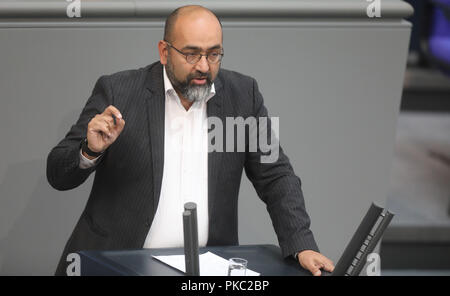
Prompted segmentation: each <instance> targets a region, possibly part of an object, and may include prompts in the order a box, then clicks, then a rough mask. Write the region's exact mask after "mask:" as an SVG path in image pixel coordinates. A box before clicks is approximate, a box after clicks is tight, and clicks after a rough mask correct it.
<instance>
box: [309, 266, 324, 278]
mask: <svg viewBox="0 0 450 296" xmlns="http://www.w3.org/2000/svg"><path fill="white" fill-rule="evenodd" d="M308 269H309V271H310V272H311V273H312V275H313V276H320V275H321V274H322V273H321V272H320V267H319V266H316V265H315V264H312V265H311V267H310V268H308Z"/></svg>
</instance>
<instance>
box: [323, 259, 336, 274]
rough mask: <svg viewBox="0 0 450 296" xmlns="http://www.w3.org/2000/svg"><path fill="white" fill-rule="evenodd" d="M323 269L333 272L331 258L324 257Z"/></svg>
mask: <svg viewBox="0 0 450 296" xmlns="http://www.w3.org/2000/svg"><path fill="white" fill-rule="evenodd" d="M324 269H325V270H326V271H329V272H333V270H334V264H333V261H331V260H329V259H325V266H324Z"/></svg>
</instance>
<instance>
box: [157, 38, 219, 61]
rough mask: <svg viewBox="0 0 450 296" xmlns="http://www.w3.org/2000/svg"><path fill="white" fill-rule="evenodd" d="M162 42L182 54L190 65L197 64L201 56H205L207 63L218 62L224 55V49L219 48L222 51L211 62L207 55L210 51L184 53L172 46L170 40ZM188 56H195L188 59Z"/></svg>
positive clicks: (209, 54)
mask: <svg viewBox="0 0 450 296" xmlns="http://www.w3.org/2000/svg"><path fill="white" fill-rule="evenodd" d="M164 42H165V43H167V45H169V46H170V47H171V48H173V49H175V50H176V51H177V52H178V53H179V54H181V55H183V56H184V58H185V59H186V62H188V63H189V64H191V65H195V64H197V63H198V62H199V61H200V60H201V59H202V57H206V61H207V62H208V63H209V64H217V63H220V62H221V61H222V59H223V56H224V50H223V48H221V51H222V52H221V53H219V54H218V55H217V61H215V62H214V61H213V62H211V61H210V60H209V57H210V56H211V54H212V53H208V54H201V53H195V54H194V53H184V52H182V51H181V50H179V49H178V48H176V47H175V46H173V45H172V44H171V43H170V42H168V41H166V40H164ZM188 56H192V57H195V60H193V61H189V59H188Z"/></svg>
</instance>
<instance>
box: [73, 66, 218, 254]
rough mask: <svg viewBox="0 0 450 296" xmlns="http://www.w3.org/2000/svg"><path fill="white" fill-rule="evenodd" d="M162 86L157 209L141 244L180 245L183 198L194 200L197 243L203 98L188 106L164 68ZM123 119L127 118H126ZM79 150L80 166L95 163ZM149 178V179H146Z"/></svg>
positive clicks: (204, 237) (203, 201) (203, 206)
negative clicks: (161, 156) (161, 163)
mask: <svg viewBox="0 0 450 296" xmlns="http://www.w3.org/2000/svg"><path fill="white" fill-rule="evenodd" d="M163 75H164V89H165V128H164V169H163V178H162V186H161V194H160V197H159V204H158V209H157V211H156V214H155V217H154V219H153V223H152V225H151V228H150V231H149V233H148V234H147V238H146V240H145V243H144V248H171V247H183V238H184V236H183V218H182V213H183V210H184V204H185V203H186V202H195V203H196V204H197V221H198V223H197V224H198V240H199V246H205V245H206V243H207V241H208V124H207V116H206V102H207V101H208V100H209V99H210V98H211V97H213V96H214V95H215V88H214V84H213V85H212V87H211V93H210V95H209V96H208V97H207V99H206V100H205V101H201V102H194V104H192V106H191V107H190V108H189V110H186V109H185V108H184V107H183V105H182V104H181V100H180V98H179V96H178V94H177V93H176V92H175V90H174V88H173V86H172V83H171V82H170V80H169V79H168V77H167V74H166V69H165V68H164V71H163ZM125 120H126V119H125ZM97 160H98V158H97V159H94V160H89V159H87V158H86V157H84V156H83V154H82V153H81V151H80V168H88V167H91V166H93V165H95V163H96V161H97ZM149 182H151V180H149Z"/></svg>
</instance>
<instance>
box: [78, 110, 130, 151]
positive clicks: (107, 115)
mask: <svg viewBox="0 0 450 296" xmlns="http://www.w3.org/2000/svg"><path fill="white" fill-rule="evenodd" d="M124 126H125V120H123V118H122V114H120V111H119V110H118V109H117V108H116V107H114V106H112V105H110V106H108V107H107V108H106V109H105V111H103V113H102V114H97V115H95V117H94V118H92V119H91V121H89V124H88V128H87V135H86V138H87V145H88V148H89V149H90V150H92V151H94V152H103V151H105V150H106V148H108V147H109V146H110V145H111V144H112V143H114V141H115V140H116V139H117V137H118V136H119V135H120V133H121V132H122V130H123V128H124Z"/></svg>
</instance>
